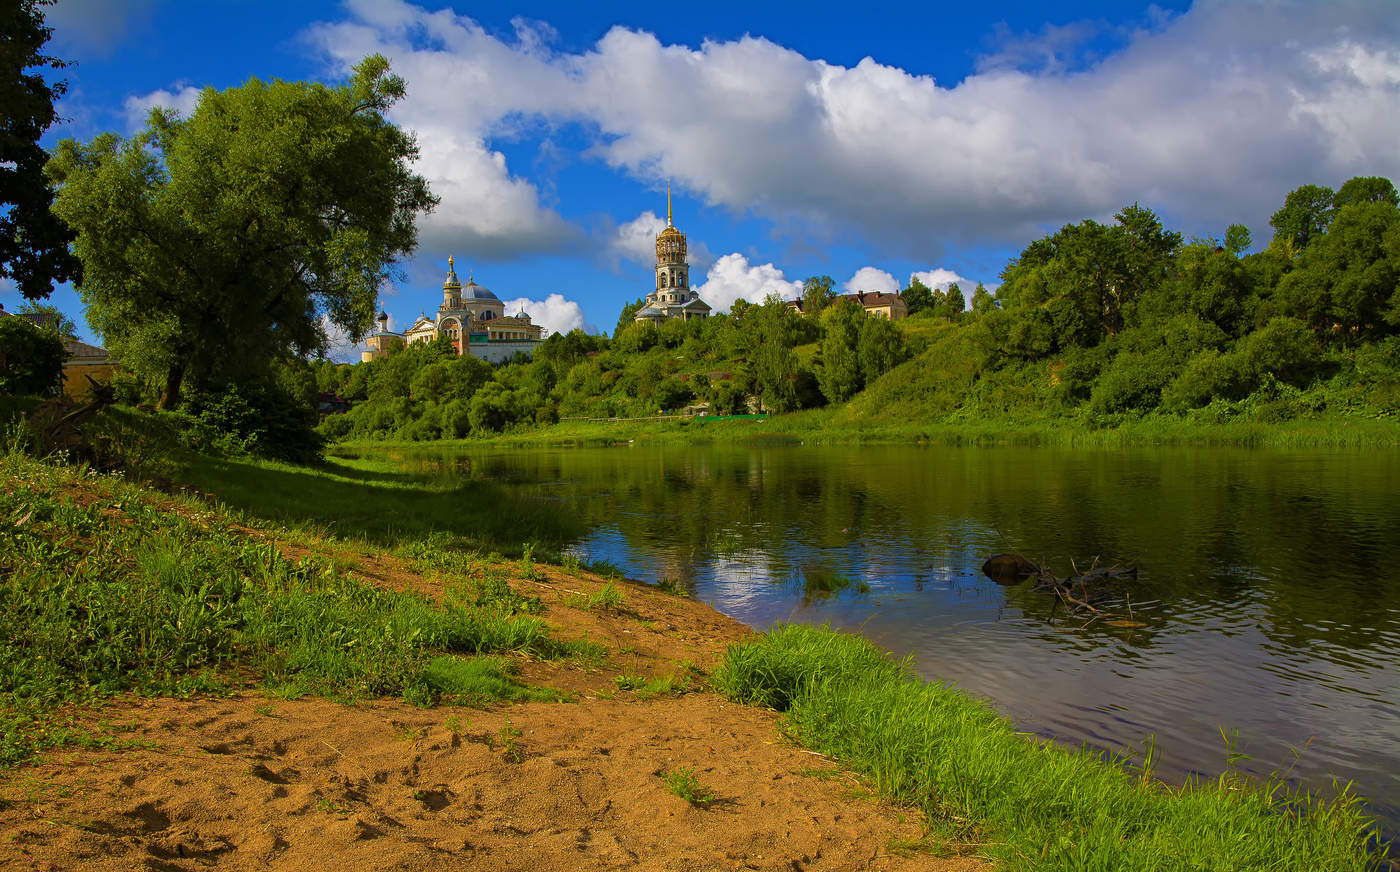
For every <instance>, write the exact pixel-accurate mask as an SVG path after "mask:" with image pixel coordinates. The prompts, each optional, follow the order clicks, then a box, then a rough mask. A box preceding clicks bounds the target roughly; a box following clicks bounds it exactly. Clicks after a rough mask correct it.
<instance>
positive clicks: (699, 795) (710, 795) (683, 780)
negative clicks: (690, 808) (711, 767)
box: [659, 766, 715, 808]
mask: <svg viewBox="0 0 1400 872" xmlns="http://www.w3.org/2000/svg"><path fill="white" fill-rule="evenodd" d="M659 774H660V775H661V780H662V781H664V782H665V783H666V789H667V790H668V791H670V792H671V793H672V794H674V795H676V796H679V797H680V798H681V799H683V800H685V801H686V802H688V803H690V804H691V805H694V806H699V807H701V808H704V807H706V806H708V805H709V804H710V803H712V802H714V801H715V792H714V790H713V789H712V788H709V787H706V786H705V785H704V784H701V783H700V779H699V778H697V777H696V775H695V769H694V767H691V766H677V767H676V768H675V769H671V770H669V771H665V770H663V771H662V772H661V773H659Z"/></svg>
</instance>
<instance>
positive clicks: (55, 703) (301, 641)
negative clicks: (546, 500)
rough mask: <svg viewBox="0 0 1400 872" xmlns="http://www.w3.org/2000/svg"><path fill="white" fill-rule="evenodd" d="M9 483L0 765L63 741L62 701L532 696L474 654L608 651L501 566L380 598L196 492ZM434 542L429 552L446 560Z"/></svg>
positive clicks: (0, 591) (3, 492) (72, 480)
mask: <svg viewBox="0 0 1400 872" xmlns="http://www.w3.org/2000/svg"><path fill="white" fill-rule="evenodd" d="M0 478H3V483H4V487H3V489H0V519H4V522H3V523H0V763H12V762H14V761H16V760H19V759H23V758H24V757H26V756H27V755H29V754H30V753H32V752H33V751H35V750H36V749H38V748H41V747H44V746H46V745H50V744H53V743H55V742H59V741H67V740H68V739H69V738H70V736H68V735H67V734H64V733H62V731H59V730H55V729H54V727H53V724H52V723H51V722H50V717H51V714H52V713H53V712H54V711H55V710H56V709H57V708H58V707H60V706H62V705H64V704H65V703H83V702H87V701H93V700H99V699H101V698H104V697H107V696H109V695H111V694H115V693H119V692H125V691H136V692H142V693H160V694H184V693H189V692H195V691H209V690H212V691H222V690H227V689H231V688H237V687H241V686H246V685H248V684H250V683H251V684H255V685H261V686H264V687H266V688H268V689H269V690H271V691H273V692H274V693H275V694H276V695H278V696H281V697H294V696H298V695H302V694H317V695H323V696H328V697H332V698H336V699H354V698H358V697H367V696H397V697H400V698H402V699H404V700H407V701H409V702H413V703H417V704H430V703H433V702H435V701H437V700H439V699H442V698H450V699H452V700H456V701H481V700H486V699H489V698H498V697H500V698H506V699H539V698H551V697H550V695H549V694H547V693H545V694H542V693H540V692H538V691H534V690H530V689H527V688H524V687H523V686H521V685H519V684H518V683H516V682H514V681H513V680H511V679H510V678H509V676H508V675H507V674H506V673H505V672H504V671H503V670H502V667H501V666H500V665H499V663H495V662H488V663H478V662H476V661H474V660H473V659H472V658H474V657H475V656H477V655H483V654H489V653H498V652H520V653H526V654H529V655H531V656H535V657H543V658H571V657H591V656H596V653H597V652H596V650H595V649H596V648H597V646H596V645H590V644H585V643H572V642H561V641H559V640H556V639H554V638H553V637H552V636H551V635H550V633H549V631H548V629H547V628H546V626H545V624H544V622H543V621H542V620H541V619H540V618H538V617H535V616H534V615H535V613H537V612H538V611H539V610H540V608H541V604H540V602H539V600H538V598H534V597H529V596H523V595H521V594H518V593H516V592H515V591H513V590H512V589H511V588H510V586H509V585H508V584H507V583H506V582H505V580H504V578H503V576H501V575H500V573H498V572H497V573H492V572H486V573H483V574H482V575H481V577H479V578H477V579H475V580H473V581H468V580H466V579H465V578H457V579H448V583H447V584H446V585H445V586H444V589H443V590H442V592H441V595H440V596H438V597H436V598H429V597H426V596H424V595H421V594H418V593H415V592H411V591H393V590H386V589H383V588H379V587H375V586H372V585H369V584H366V583H363V582H361V581H359V580H357V579H355V578H353V577H352V576H350V575H349V574H347V572H346V565H347V563H348V559H340V558H337V557H334V556H332V557H326V556H321V555H320V554H314V555H310V556H306V557H301V558H298V559H290V558H288V557H287V556H285V555H284V554H283V553H282V551H281V550H280V549H279V548H278V547H277V546H276V545H275V544H274V543H272V542H271V541H267V540H265V539H261V538H259V537H257V536H255V535H250V534H249V533H248V531H247V530H245V529H243V528H242V527H241V526H240V525H239V524H238V523H237V522H236V521H235V520H234V519H233V518H231V517H229V516H228V515H226V514H224V513H222V512H221V511H219V510H218V509H215V508H211V507H210V506H209V505H207V504H205V503H202V502H200V501H197V500H194V499H191V498H186V497H173V498H172V497H166V496H164V495H160V494H155V493H153V492H150V491H145V490H142V489H140V488H138V487H136V486H133V485H131V484H128V483H126V482H125V481H123V480H121V479H119V478H114V477H111V476H96V475H93V474H91V473H90V472H89V471H88V470H85V469H84V468H82V467H69V466H54V465H49V464H45V463H41V462H38V461H34V460H32V459H29V458H27V457H25V456H23V455H21V454H18V453H15V452H11V453H9V454H8V455H5V456H0ZM432 545H433V543H429V544H428V546H427V547H423V548H422V549H421V550H422V551H423V552H424V554H425V556H428V555H441V554H444V553H450V552H442V551H439V550H437V549H435V548H433V547H432ZM405 547H407V546H405ZM410 550H411V549H410Z"/></svg>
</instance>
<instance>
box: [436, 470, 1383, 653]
mask: <svg viewBox="0 0 1400 872" xmlns="http://www.w3.org/2000/svg"><path fill="white" fill-rule="evenodd" d="M452 462H453V463H454V464H456V463H457V461H456V460H455V459H454V460H453V461H452ZM453 468H455V469H460V468H461V467H460V465H454V466H453ZM469 468H470V469H471V474H473V475H475V476H483V477H489V478H494V479H497V480H504V481H527V482H533V483H534V484H531V485H525V487H527V488H528V489H530V490H531V491H532V492H533V493H535V494H537V495H540V496H545V497H548V498H552V499H560V498H562V499H564V500H565V501H566V502H567V503H568V505H570V506H571V507H572V508H573V509H574V510H575V511H577V512H578V513H579V514H580V516H581V517H582V518H583V519H584V521H585V522H586V523H588V524H589V525H590V526H594V525H599V524H608V525H611V526H615V527H617V528H618V529H619V530H620V531H621V532H622V534H623V535H624V536H625V537H627V538H628V540H629V541H632V542H635V543H642V542H645V543H646V547H647V548H648V549H651V550H653V551H661V552H663V553H665V554H666V561H667V565H668V566H670V565H673V566H675V567H676V571H677V572H678V573H686V577H683V578H677V579H676V580H677V581H682V582H689V581H690V580H691V578H692V577H693V573H694V569H695V567H696V566H697V565H698V562H699V561H705V560H709V559H711V558H712V557H713V555H715V554H721V555H731V556H732V555H734V554H746V553H763V554H767V555H771V557H772V559H773V560H774V562H775V565H777V566H779V567H782V566H787V567H790V568H794V567H795V566H796V565H797V563H798V562H799V561H800V560H802V559H811V558H810V555H806V556H804V555H803V554H800V553H799V551H800V550H801V549H798V548H796V547H795V540H796V539H797V538H798V536H799V534H800V535H801V538H802V539H803V540H805V541H807V542H811V543H815V545H816V546H817V547H819V548H830V549H843V548H847V549H848V548H850V547H852V546H853V545H855V544H856V543H866V542H877V541H888V540H898V541H901V542H908V543H912V547H913V548H914V550H915V551H917V552H918V553H919V554H920V555H921V557H920V559H922V556H923V555H927V557H928V561H929V565H944V564H947V565H951V566H952V567H953V569H954V571H956V572H959V573H961V574H962V575H963V576H966V577H971V576H972V575H973V574H975V573H976V567H977V565H978V564H980V562H981V560H982V559H983V558H985V557H986V556H987V555H988V554H990V553H994V552H996V551H1002V550H1010V549H1014V550H1018V551H1020V552H1021V553H1023V554H1025V555H1026V556H1027V557H1030V558H1031V559H1033V560H1037V561H1042V562H1045V563H1048V564H1049V565H1050V567H1051V568H1052V570H1053V571H1054V572H1056V574H1058V575H1068V574H1070V573H1071V571H1072V570H1071V563H1070V561H1071V560H1076V561H1080V568H1081V569H1083V568H1087V564H1088V561H1090V560H1092V558H1093V557H1094V556H1095V555H1100V556H1101V558H1102V560H1103V561H1104V562H1108V563H1113V562H1117V563H1135V564H1137V565H1138V566H1139V567H1140V568H1141V570H1142V576H1141V580H1140V581H1139V583H1138V585H1137V586H1136V588H1134V589H1133V593H1132V599H1133V603H1134V616H1135V617H1136V618H1137V619H1138V620H1142V621H1144V622H1145V623H1147V624H1148V626H1147V627H1145V628H1137V629H1134V630H1131V631H1128V630H1124V629H1122V628H1113V627H1107V626H1095V625H1091V626H1090V627H1089V628H1087V629H1086V630H1085V631H1084V632H1086V633H1102V634H1105V635H1111V636H1113V637H1116V638H1119V639H1123V640H1126V641H1127V642H1128V643H1129V644H1131V645H1134V646H1143V645H1150V644H1151V642H1152V639H1153V636H1154V634H1155V633H1157V632H1160V631H1161V630H1162V629H1163V628H1166V627H1172V626H1176V625H1178V624H1179V622H1180V621H1181V620H1183V619H1184V618H1183V617H1182V616H1183V615H1187V616H1191V619H1193V620H1205V619H1206V618H1207V617H1208V616H1209V615H1211V614H1212V613H1213V612H1215V613H1218V612H1220V611H1222V610H1223V611H1228V610H1231V609H1235V608H1238V607H1239V606H1240V604H1242V603H1245V602H1248V603H1250V604H1251V610H1252V611H1254V612H1255V613H1257V614H1259V615H1261V616H1262V617H1263V620H1262V623H1261V626H1260V630H1261V631H1262V632H1263V633H1265V634H1266V635H1267V636H1268V637H1269V638H1270V639H1272V640H1274V641H1276V642H1279V643H1280V644H1284V645H1287V646H1289V647H1295V646H1303V645H1307V644H1309V643H1310V642H1312V641H1314V640H1317V639H1325V641H1326V642H1327V643H1329V644H1330V645H1335V646H1338V647H1342V648H1358V649H1359V648H1369V647H1379V646H1384V645H1386V644H1393V641H1394V634H1395V633H1396V632H1397V631H1400V627H1398V626H1397V622H1400V573H1397V572H1396V571H1395V570H1394V569H1392V568H1391V567H1390V563H1391V561H1389V560H1388V559H1387V558H1389V556H1390V555H1391V554H1393V553H1395V552H1396V551H1397V550H1400V495H1397V490H1400V489H1397V487H1396V484H1397V483H1400V482H1398V481H1397V479H1400V457H1395V456H1391V455H1383V456H1375V455H1370V456H1368V455H1364V454H1359V453H1357V454H1347V455H1337V454H1331V455H1321V454H1317V455H1309V454H1306V453H1298V452H1263V451H1251V450H1241V449H1210V448H1203V449H1190V448H1180V449H1176V448H1173V449H1124V450H1099V449H1095V450H1059V449H1023V448H990V449H987V448H983V449H958V448H939V447H927V448H915V447H906V446H878V447H870V446H833V447H814V448H807V447H796V448H774V449H750V448H745V447H736V446H700V447H692V448H646V447H636V446H634V447H632V448H627V449H603V450H593V449H577V450H563V451H520V452H489V453H484V454H481V455H477V456H474V457H473V463H472V464H471V465H470V467H469ZM561 482H562V483H564V484H559V483H561ZM838 561H839V558H837V557H833V562H832V566H833V567H834V566H836V564H837V562H838ZM793 571H795V569H793ZM918 574H919V573H918V571H917V568H915V569H912V570H911V575H918ZM1006 597H1007V601H1008V603H1009V604H1011V605H1013V606H1015V607H1016V608H1018V609H1021V610H1022V611H1023V612H1024V613H1025V614H1026V615H1027V616H1028V617H1031V618H1040V617H1044V616H1048V614H1049V611H1050V602H1049V601H1048V599H1047V598H1045V597H1043V596H1042V595H1040V594H1033V593H1031V592H1030V591H1028V590H1022V589H1020V588H1008V589H1007V590H1006ZM1153 601H1158V602H1159V603H1160V605H1154V604H1153ZM1387 637H1389V638H1388V639H1387Z"/></svg>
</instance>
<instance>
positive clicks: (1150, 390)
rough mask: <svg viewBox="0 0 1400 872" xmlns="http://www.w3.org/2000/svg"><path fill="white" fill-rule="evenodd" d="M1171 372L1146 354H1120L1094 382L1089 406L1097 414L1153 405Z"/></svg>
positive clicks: (1156, 402) (1159, 397)
mask: <svg viewBox="0 0 1400 872" xmlns="http://www.w3.org/2000/svg"><path fill="white" fill-rule="evenodd" d="M1170 379H1171V373H1170V372H1169V371H1166V370H1165V369H1164V367H1162V366H1161V364H1160V362H1159V361H1157V360H1155V359H1154V358H1152V357H1149V356H1147V355H1140V354H1119V355H1118V356H1117V357H1115V358H1114V359H1113V363H1112V364H1110V365H1109V368H1108V372H1106V373H1104V375H1103V377H1102V378H1100V379H1099V382H1098V384H1096V385H1095V386H1094V390H1093V393H1092V394H1091V395H1090V397H1089V407H1090V408H1091V409H1092V410H1093V411H1094V412H1095V413H1096V414H1100V415H1102V414H1112V413H1114V412H1128V411H1133V410H1147V409H1155V408H1156V407H1157V406H1158V405H1160V404H1161V402H1162V388H1163V387H1165V386H1166V385H1167V382H1168V381H1169V380H1170Z"/></svg>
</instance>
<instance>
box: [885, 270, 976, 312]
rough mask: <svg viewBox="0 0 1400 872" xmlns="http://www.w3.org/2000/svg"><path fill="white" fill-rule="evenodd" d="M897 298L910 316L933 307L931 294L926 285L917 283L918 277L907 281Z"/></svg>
mask: <svg viewBox="0 0 1400 872" xmlns="http://www.w3.org/2000/svg"><path fill="white" fill-rule="evenodd" d="M984 290H985V289H984ZM899 296H900V297H902V298H903V299H904V305H906V306H908V307H909V314H910V315H917V314H918V313H920V312H923V311H926V310H928V309H930V308H932V306H933V293H932V292H931V291H930V290H929V287H928V285H926V284H924V283H923V282H921V281H919V277H918V276H913V277H911V278H910V279H909V286H908V287H907V288H905V289H904V290H902V291H900V292H899Z"/></svg>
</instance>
